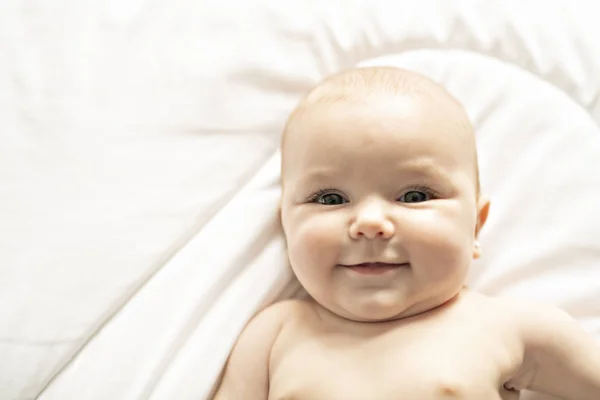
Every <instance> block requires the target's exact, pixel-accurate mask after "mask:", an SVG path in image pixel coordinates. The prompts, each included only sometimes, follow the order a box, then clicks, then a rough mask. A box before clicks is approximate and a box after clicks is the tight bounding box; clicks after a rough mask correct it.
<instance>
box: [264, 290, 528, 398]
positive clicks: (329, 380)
mask: <svg viewBox="0 0 600 400" xmlns="http://www.w3.org/2000/svg"><path fill="white" fill-rule="evenodd" d="M285 307H286V308H287V309H288V312H287V313H286V317H285V321H284V322H283V325H282V329H281V331H280V333H279V335H278V336H277V339H276V340H275V342H274V345H273V348H272V351H271V357H270V379H269V383H270V391H269V399H270V400H332V399H344V400H365V399H378V400H403V399H411V400H421V399H422V400H434V399H473V400H482V399H485V400H496V399H498V400H499V399H502V400H508V399H517V398H518V397H519V395H518V392H515V391H509V390H506V389H505V388H504V387H503V385H504V383H505V382H507V381H508V380H509V378H510V377H512V376H514V374H515V373H516V371H517V370H518V369H519V368H520V366H521V363H522V357H523V348H522V343H521V342H520V340H519V339H520V338H519V335H518V332H517V327H516V326H515V324H514V323H512V321H511V318H510V315H507V312H506V307H503V306H502V305H501V304H499V302H497V301H495V300H494V299H490V298H486V297H484V296H482V295H478V294H476V293H473V292H468V291H467V292H463V293H462V294H461V295H460V296H459V297H458V298H457V299H454V300H452V301H450V302H449V303H447V304H445V305H443V306H441V307H439V308H437V309H435V310H432V311H429V312H427V313H424V314H421V315H418V316H414V317H410V318H406V319H401V320H396V321H391V322H382V323H360V322H353V321H348V320H344V319H341V318H339V317H337V316H336V315H334V314H331V313H330V312H328V311H327V310H325V309H323V308H322V307H320V306H319V305H317V304H316V303H314V302H312V301H294V302H290V303H288V304H287V305H286V306H285Z"/></svg>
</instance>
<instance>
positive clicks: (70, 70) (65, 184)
mask: <svg viewBox="0 0 600 400" xmlns="http://www.w3.org/2000/svg"><path fill="white" fill-rule="evenodd" d="M597 11H598V10H596V9H595V7H594V6H593V2H588V1H557V0H556V1H543V2H542V1H532V0H530V1H506V0H505V1H500V0H493V1H492V0H488V1H453V2H448V1H444V0H427V1H419V2H415V1H409V0H403V1H398V0H390V1H383V0H382V1H377V2H374V1H367V0H365V1H349V0H348V1H341V0H340V1H329V2H321V1H317V0H312V1H304V0H302V1H301V0H284V1H280V0H251V1H242V0H238V1H233V0H228V1H216V0H204V1H192V0H174V1H169V2H158V1H151V0H111V1H100V0H87V1H79V0H55V1H42V0H37V1H34V0H22V1H19V0H4V1H2V2H0V398H2V399H6V400H9V399H11V400H12V399H19V400H20V399H32V398H34V397H36V396H38V395H39V398H41V399H43V400H50V399H61V400H62V399H67V400H69V399H150V398H151V399H173V398H177V399H198V398H203V397H204V396H205V395H206V394H207V393H208V391H209V390H210V388H211V387H212V385H213V383H214V381H215V379H216V377H217V376H218V373H219V370H220V368H221V366H222V364H223V362H224V360H225V358H226V357H227V354H228V352H229V349H230V347H231V344H232V343H233V341H234V340H235V338H236V336H237V334H238V333H239V331H240V330H241V329H242V327H243V325H244V324H245V322H246V321H247V319H248V318H249V317H250V316H251V315H252V314H253V313H254V312H255V310H256V309H257V308H258V307H260V306H261V305H263V304H265V303H267V302H269V301H271V300H272V299H274V298H275V297H277V296H286V295H289V294H290V293H292V292H293V290H294V285H293V284H292V285H290V286H287V288H286V285H287V284H288V282H290V279H291V274H290V272H289V269H288V267H287V265H286V261H285V254H284V244H283V240H282V238H281V235H280V231H279V228H278V225H277V220H276V214H275V210H276V205H277V197H278V194H279V188H278V176H279V170H278V168H279V164H278V153H277V148H278V143H279V137H280V131H281V127H282V124H283V122H284V120H285V118H286V116H287V113H288V112H289V111H290V110H291V108H292V107H293V106H294V104H295V102H296V101H297V100H298V98H299V97H300V96H301V95H302V93H303V92H305V91H306V90H308V89H309V88H310V87H311V86H312V85H313V84H315V83H316V82H317V81H318V80H319V79H321V78H323V77H324V76H326V75H328V74H330V73H333V72H336V71H338V70H340V69H343V68H347V67H352V66H355V65H361V64H386V65H390V64H391V65H399V66H405V67H409V68H414V69H417V70H419V71H421V72H423V73H425V74H427V75H429V76H431V77H433V78H434V79H436V80H438V81H440V82H442V83H443V84H445V85H446V86H447V87H448V88H449V89H450V90H451V91H452V92H453V93H454V94H455V95H456V96H457V97H459V98H460V100H461V101H463V103H464V104H465V106H466V107H467V109H468V111H469V113H470V114H471V116H472V117H473V119H474V122H475V126H476V129H477V137H478V147H479V151H480V163H481V175H482V181H483V188H484V190H485V191H486V192H487V193H488V194H490V195H491V197H492V202H493V204H492V209H491V215H490V219H489V221H488V225H487V226H486V228H485V230H484V232H483V236H482V240H481V242H482V247H483V252H484V256H483V258H482V259H481V260H480V261H479V262H478V263H477V264H476V265H475V266H474V269H473V271H472V274H471V278H470V284H471V285H472V286H474V287H475V288H476V289H479V290H481V291H483V292H485V293H489V294H496V295H503V296H520V297H527V298H532V299H538V300H543V301H547V302H551V303H554V304H557V305H559V306H560V307H563V308H565V309H566V310H568V311H569V312H571V313H572V314H573V315H574V316H576V317H577V318H578V319H579V320H580V321H581V323H582V324H583V326H584V328H585V329H587V330H589V331H590V332H593V333H594V334H595V335H597V336H598V337H599V338H600V213H599V212H598V211H597V207H598V204H600V132H598V122H599V121H600V100H599V99H600V95H599V93H600V41H598V40H597V38H598V37H600V27H599V25H598V23H597V19H596V15H598V13H597ZM282 291H283V292H282ZM531 398H534V397H531ZM535 398H537V399H540V398H541V397H535Z"/></svg>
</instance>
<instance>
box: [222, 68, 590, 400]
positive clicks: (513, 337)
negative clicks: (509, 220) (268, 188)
mask: <svg viewBox="0 0 600 400" xmlns="http://www.w3.org/2000/svg"><path fill="white" fill-rule="evenodd" d="M478 181H479V177H478V168H477V155H476V150H475V138H474V134H473V129H472V127H471V124H470V122H469V119H468V117H467V115H466V113H465V111H464V109H463V108H462V106H461V105H460V104H459V103H458V102H457V101H456V100H455V99H454V98H453V97H452V96H451V95H450V94H449V93H448V92H446V91H445V90H444V89H443V88H442V87H440V86H439V85H437V84H436V83H434V82H432V81H430V80H429V79H427V78H425V77H424V76H421V75H419V74H417V73H414V72H410V71H406V70H402V69H397V68H362V69H353V70H349V71H345V72H342V73H340V74H338V75H334V76H332V77H330V78H328V79H326V80H325V81H324V82H322V83H321V84H319V85H318V86H317V87H316V88H315V89H313V90H312V91H311V92H310V93H309V94H308V95H307V96H306V97H305V98H304V99H303V100H302V101H301V103H300V105H299V106H298V107H297V108H296V110H295V111H294V112H293V113H292V115H291V116H290V118H289V121H288V124H287V126H286V128H285V132H284V140H283V144H282V185H283V194H282V199H281V221H282V225H283V230H284V233H285V236H286V239H287V246H288V255H289V259H290V263H291V266H292V268H293V270H294V273H295V275H296V277H297V278H298V280H299V282H300V283H301V284H302V286H303V287H304V289H305V290H306V292H307V293H308V294H309V295H310V299H309V300H287V301H282V302H279V303H276V304H274V305H272V306H270V307H268V308H266V309H265V310H263V311H261V312H260V313H259V314H258V315H257V316H255V317H254V318H253V319H252V321H251V322H250V323H249V324H248V326H247V327H246V328H245V330H244V331H243V333H242V334H241V336H240V337H239V339H238V341H237V343H236V345H235V347H234V349H233V351H232V353H231V356H230V358H229V360H228V362H227V365H226V368H225V371H224V375H223V378H222V381H221V383H220V385H219V388H218V389H217V392H216V394H215V397H214V399H217V400H246V399H247V400H267V399H269V400H284V399H286V400H421V399H422V400H433V399H472V400H493V399H518V398H519V394H520V391H521V390H523V389H529V390H534V391H539V392H543V393H548V394H551V395H554V396H557V397H559V398H563V399H569V400H585V399H589V400H598V399H600V345H599V344H598V343H597V342H596V341H594V339H593V338H592V337H590V336H588V335H587V334H586V333H585V332H584V331H583V330H582V329H581V328H580V327H579V325H578V324H577V323H576V322H575V321H574V320H572V319H571V318H570V317H569V316H567V315H566V314H565V313H564V312H562V311H559V310H557V309H554V308H550V307H545V306H541V305H533V304H521V303H520V302H517V301H514V300H508V299H500V298H489V297H485V296H483V295H481V294H477V293H475V292H472V291H470V290H468V289H466V288H465V286H464V284H465V279H466V277H467V273H468V271H469V267H470V265H471V261H472V259H474V258H477V257H479V255H480V248H479V244H478V242H477V237H478V235H479V232H480V230H481V228H482V227H483V225H484V224H485V221H486V218H487V215H488V210H489V207H490V202H489V200H488V198H487V197H485V196H483V195H482V194H481V193H480V189H479V182H478Z"/></svg>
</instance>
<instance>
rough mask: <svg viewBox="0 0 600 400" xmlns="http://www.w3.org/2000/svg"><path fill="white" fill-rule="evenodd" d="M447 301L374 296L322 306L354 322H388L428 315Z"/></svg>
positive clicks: (444, 299)
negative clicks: (408, 299) (411, 300)
mask: <svg viewBox="0 0 600 400" xmlns="http://www.w3.org/2000/svg"><path fill="white" fill-rule="evenodd" d="M386 300H387V301H386ZM447 301H448V299H446V298H443V299H437V298H427V299H424V300H422V301H414V302H408V301H406V300H404V301H403V300H400V299H395V300H394V299H385V298H377V297H376V296H374V297H373V298H371V299H368V300H367V301H365V300H363V301H356V299H353V300H351V301H340V302H338V303H336V304H331V305H324V304H321V306H322V307H325V308H327V309H328V310H329V311H330V312H332V313H334V314H336V315H337V316H339V317H341V318H344V319H347V320H350V321H354V322H388V321H395V320H399V319H404V318H409V317H413V316H416V315H419V314H423V313H426V312H428V311H431V310H434V309H436V308H438V307H440V306H442V305H443V304H445V303H446V302H447Z"/></svg>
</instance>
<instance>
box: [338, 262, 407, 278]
mask: <svg viewBox="0 0 600 400" xmlns="http://www.w3.org/2000/svg"><path fill="white" fill-rule="evenodd" d="M341 266H342V267H345V268H348V269H351V270H353V271H355V272H358V273H359V274H368V275H373V274H383V273H385V272H387V271H393V270H396V269H399V268H408V267H410V264H409V263H401V264H392V263H383V262H366V263H361V264H352V265H341Z"/></svg>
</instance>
